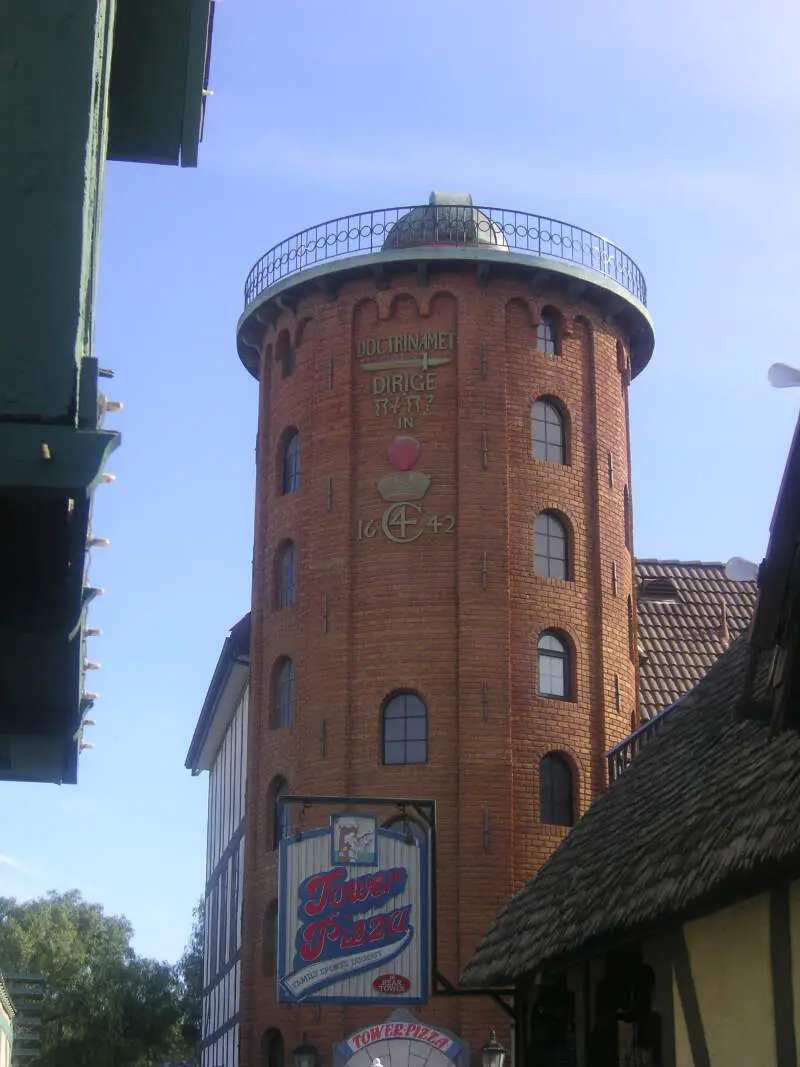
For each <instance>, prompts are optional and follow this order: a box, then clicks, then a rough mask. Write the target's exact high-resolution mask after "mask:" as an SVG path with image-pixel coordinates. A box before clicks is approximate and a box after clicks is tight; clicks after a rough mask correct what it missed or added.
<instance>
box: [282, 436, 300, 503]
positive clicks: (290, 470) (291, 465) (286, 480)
mask: <svg viewBox="0 0 800 1067" xmlns="http://www.w3.org/2000/svg"><path fill="white" fill-rule="evenodd" d="M299 484H300V434H299V433H293V434H292V436H291V437H290V438H289V440H288V441H287V442H286V445H285V448H284V452H283V492H284V493H294V492H296V491H297V487H298V485H299Z"/></svg>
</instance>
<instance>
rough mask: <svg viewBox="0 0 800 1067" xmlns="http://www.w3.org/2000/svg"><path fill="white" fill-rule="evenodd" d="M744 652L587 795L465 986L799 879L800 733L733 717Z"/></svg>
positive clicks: (493, 982)
mask: <svg viewBox="0 0 800 1067" xmlns="http://www.w3.org/2000/svg"><path fill="white" fill-rule="evenodd" d="M681 566H685V565H683V564H682V565H681ZM749 653H750V649H749V646H748V644H747V641H746V639H745V637H741V638H739V639H738V640H737V641H736V642H735V643H734V644H733V645H732V646H731V647H730V648H729V649H728V651H727V652H725V653H724V655H723V656H722V657H721V658H720V659H719V660H718V662H717V663H716V664H715V666H714V667H712V668H711V671H710V672H709V674H708V675H707V676H706V677H705V678H704V679H703V681H701V682H700V684H699V685H698V686H697V687H696V688H695V689H694V690H693V692H691V693H690V694H689V695H688V696H687V697H686V698H685V699H684V700H683V701H682V702H681V704H680V705H678V707H676V708H675V709H674V711H672V712H671V713H670V716H669V718H668V720H667V721H666V722H665V724H664V729H663V733H662V734H661V735H660V736H659V737H658V738H657V739H656V740H654V741H653V742H652V743H651V744H650V745H648V746H647V747H646V748H645V749H644V750H643V751H642V753H641V754H640V755H639V756H638V757H637V759H636V760H634V762H633V764H632V766H631V767H630V769H629V770H628V771H626V773H625V774H624V775H623V776H622V777H621V779H620V780H619V782H617V784H616V785H614V786H613V787H612V788H611V789H608V790H606V791H605V792H604V793H602V794H601V795H600V796H599V797H598V798H597V800H595V802H594V803H593V804H592V806H591V807H590V808H589V811H588V812H587V813H586V815H585V816H584V817H583V818H582V819H581V820H580V822H578V824H577V825H576V826H575V827H574V828H573V829H572V830H571V832H570V833H569V834H568V835H567V837H566V838H565V839H564V840H563V841H562V842H561V844H560V846H559V847H558V849H557V850H556V851H555V852H554V853H553V855H552V856H551V857H550V858H549V859H548V860H547V862H546V863H545V864H544V866H543V867H542V868H541V870H540V871H539V872H538V873H537V874H536V875H535V876H534V877H533V878H532V879H531V881H529V882H528V883H527V884H526V885H525V886H523V888H522V889H521V890H520V891H519V892H518V893H517V895H516V896H515V897H514V898H513V900H511V902H510V903H509V904H507V905H506V907H505V908H504V910H503V911H502V912H501V913H500V915H499V916H498V918H497V919H496V920H495V921H494V923H493V924H492V926H491V927H490V928H489V930H488V932H487V933H486V935H485V937H484V938H483V940H482V941H481V943H480V944H479V946H478V948H477V950H476V951H475V954H474V955H473V957H472V959H471V960H470V961H469V963H468V964H467V967H466V970H465V971H464V974H463V976H462V982H463V983H464V984H465V985H467V986H484V987H486V986H498V985H506V984H508V983H511V982H514V981H516V980H517V979H519V978H521V977H522V976H523V975H528V974H531V973H532V972H534V971H536V970H538V969H540V968H541V967H543V966H544V965H545V964H553V963H555V962H556V961H558V960H563V959H565V958H566V957H570V956H572V955H573V954H575V953H578V952H582V953H583V952H587V951H591V949H592V946H593V945H597V944H598V943H606V941H607V940H608V939H610V940H612V941H613V939H614V938H621V937H632V936H634V931H639V932H642V931H644V930H646V929H648V927H649V926H650V925H651V924H653V923H654V922H655V921H656V920H662V919H664V918H668V917H669V918H677V917H680V916H682V915H685V914H687V913H696V912H698V911H702V910H703V909H704V908H710V907H712V906H715V905H718V904H719V903H720V902H721V901H722V900H725V899H731V897H732V896H733V894H734V893H736V892H745V893H747V892H751V893H752V892H758V891H760V890H761V889H762V888H763V887H764V885H765V884H767V882H768V880H769V879H771V878H774V877H776V876H778V875H780V874H782V873H786V874H796V873H798V872H800V734H799V733H798V732H796V731H787V732H785V733H782V734H780V735H779V736H778V737H776V738H772V739H771V738H770V735H769V729H768V727H767V726H762V725H760V724H758V723H754V722H743V721H737V720H736V718H735V716H734V706H735V705H736V703H737V700H738V697H739V696H740V694H741V693H742V691H743V688H744V685H745V679H746V676H747V670H748V664H749V661H750V655H749ZM767 675H768V670H767V666H766V665H763V666H762V667H760V668H759V672H758V675H757V678H756V688H757V690H759V691H761V692H763V691H765V689H766V678H767ZM634 812H635V813H636V816H635V818H633V817H632V813H634ZM609 842H613V845H610V844H609Z"/></svg>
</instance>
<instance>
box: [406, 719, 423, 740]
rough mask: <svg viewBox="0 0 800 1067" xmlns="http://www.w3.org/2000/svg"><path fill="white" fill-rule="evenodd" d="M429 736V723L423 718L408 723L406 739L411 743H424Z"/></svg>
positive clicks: (410, 720)
mask: <svg viewBox="0 0 800 1067" xmlns="http://www.w3.org/2000/svg"><path fill="white" fill-rule="evenodd" d="M427 735H428V730H427V723H426V722H425V720H424V719H423V718H416V719H409V720H408V721H407V723H406V737H407V738H408V739H409V741H424V740H425V738H426V737H427Z"/></svg>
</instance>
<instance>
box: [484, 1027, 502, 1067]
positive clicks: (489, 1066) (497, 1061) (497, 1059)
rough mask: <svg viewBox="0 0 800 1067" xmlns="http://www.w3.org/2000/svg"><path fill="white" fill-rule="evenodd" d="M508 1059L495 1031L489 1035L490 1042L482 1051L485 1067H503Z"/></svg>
mask: <svg viewBox="0 0 800 1067" xmlns="http://www.w3.org/2000/svg"><path fill="white" fill-rule="evenodd" d="M505 1058H506V1050H505V1049H504V1048H503V1046H502V1045H501V1044H500V1042H499V1041H498V1040H497V1034H496V1033H495V1031H494V1030H492V1032H491V1033H490V1034H489V1040H488V1041H487V1043H486V1044H485V1045H484V1046H483V1048H482V1049H481V1059H482V1061H483V1067H503V1063H504V1062H505Z"/></svg>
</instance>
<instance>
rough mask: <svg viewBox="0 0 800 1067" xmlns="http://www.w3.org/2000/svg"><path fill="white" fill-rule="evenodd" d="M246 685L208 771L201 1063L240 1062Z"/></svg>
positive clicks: (230, 1065)
mask: <svg viewBox="0 0 800 1067" xmlns="http://www.w3.org/2000/svg"><path fill="white" fill-rule="evenodd" d="M248 698H249V687H248V686H246V687H245V689H244V691H243V693H242V695H241V698H240V700H239V701H238V703H237V705H236V710H235V712H234V714H233V716H232V718H231V721H230V723H229V725H228V728H227V730H226V732H225V735H224V737H223V740H222V743H221V745H220V747H219V750H218V752H217V754H216V757H215V759H214V763H213V765H212V767H211V770H210V774H209V788H208V840H207V849H206V892H205V920H206V921H205V931H206V941H205V951H204V973H203V985H204V990H203V1034H202V1057H201V1067H238V1063H239V978H240V974H239V972H240V966H241V951H242V893H241V886H242V872H243V869H244V798H245V783H246V766H247V751H246V747H247V710H248Z"/></svg>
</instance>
